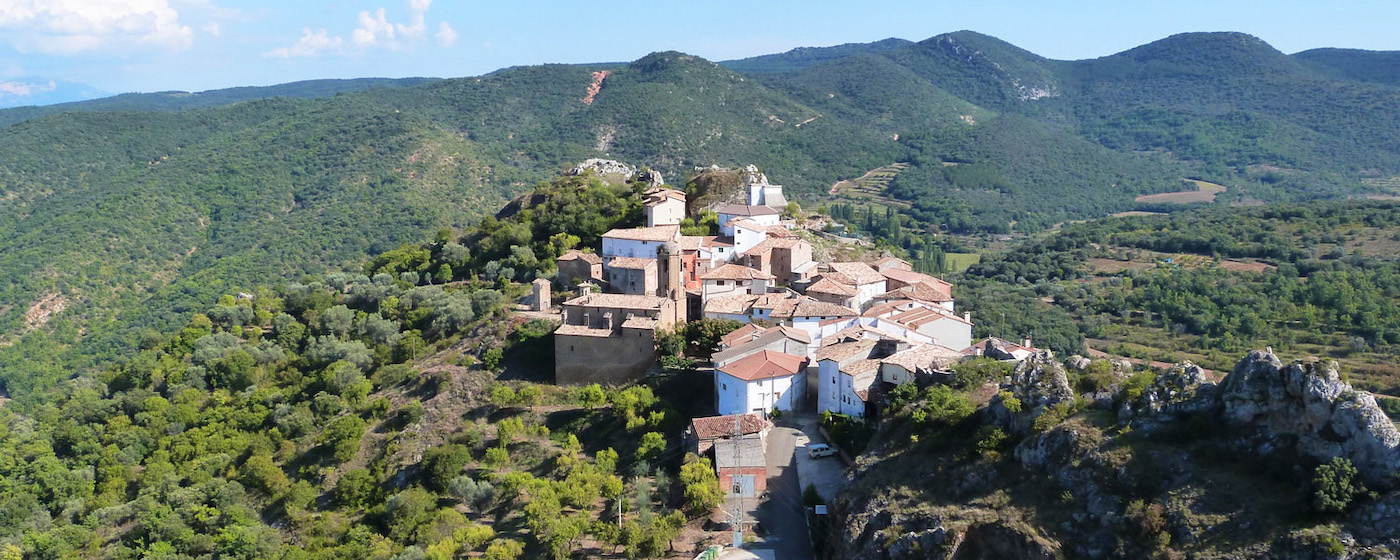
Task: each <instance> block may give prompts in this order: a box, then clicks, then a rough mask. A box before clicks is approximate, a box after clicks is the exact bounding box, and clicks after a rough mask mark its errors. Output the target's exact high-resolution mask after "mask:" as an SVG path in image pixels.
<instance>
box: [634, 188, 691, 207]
mask: <svg viewBox="0 0 1400 560" xmlns="http://www.w3.org/2000/svg"><path fill="white" fill-rule="evenodd" d="M643 196H645V197H646V201H645V202H643V204H646V205H648V206H649V205H652V204H657V203H660V202H662V201H664V200H666V199H668V198H669V199H673V200H679V201H681V202H685V193H683V192H681V191H678V190H675V189H668V188H664V187H658V188H655V189H651V190H649V191H647V192H646V193H645V194H644V195H643Z"/></svg>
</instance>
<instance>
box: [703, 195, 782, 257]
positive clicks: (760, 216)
mask: <svg viewBox="0 0 1400 560" xmlns="http://www.w3.org/2000/svg"><path fill="white" fill-rule="evenodd" d="M715 213H716V214H719V234H720V235H725V236H733V235H734V227H733V225H732V224H731V222H733V221H735V220H743V219H749V220H753V221H754V222H755V223H757V224H759V225H764V226H776V225H778V221H779V220H778V218H779V217H780V216H781V212H778V211H777V210H774V209H772V208H769V207H767V206H741V205H738V204H725V205H723V206H720V207H719V208H716V209H715ZM760 241H762V240H760ZM755 245H757V243H755ZM739 252H740V253H742V252H743V251H739Z"/></svg>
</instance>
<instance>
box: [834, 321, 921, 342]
mask: <svg viewBox="0 0 1400 560" xmlns="http://www.w3.org/2000/svg"><path fill="white" fill-rule="evenodd" d="M860 340H894V341H898V342H912V341H910V340H909V339H908V338H905V337H903V336H899V335H896V334H891V333H887V332H885V331H882V330H879V329H875V328H871V327H869V326H867V325H862V324H859V323H857V324H855V325H851V326H849V327H846V328H844V329H841V330H839V331H836V332H835V333H832V334H829V335H827V336H825V337H822V345H823V346H826V345H833V344H841V343H843V342H852V341H860Z"/></svg>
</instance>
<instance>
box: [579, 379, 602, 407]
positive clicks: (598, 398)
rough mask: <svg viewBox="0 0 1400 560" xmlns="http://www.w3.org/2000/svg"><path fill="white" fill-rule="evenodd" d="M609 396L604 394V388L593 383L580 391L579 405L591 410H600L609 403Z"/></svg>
mask: <svg viewBox="0 0 1400 560" xmlns="http://www.w3.org/2000/svg"><path fill="white" fill-rule="evenodd" d="M607 399H608V395H607V393H604V392H603V387H602V386H601V385H598V384H597V383H592V384H589V385H587V386H585V387H584V388H582V389H579V392H578V403H579V404H581V405H583V406H586V407H588V408H589V409H590V410H591V409H595V408H598V407H599V406H601V405H602V404H603V403H604V402H607Z"/></svg>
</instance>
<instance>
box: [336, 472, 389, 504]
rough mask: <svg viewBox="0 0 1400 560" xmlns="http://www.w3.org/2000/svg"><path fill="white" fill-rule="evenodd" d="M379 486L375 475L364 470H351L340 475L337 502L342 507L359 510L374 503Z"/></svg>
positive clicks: (337, 483) (337, 486)
mask: <svg viewBox="0 0 1400 560" xmlns="http://www.w3.org/2000/svg"><path fill="white" fill-rule="evenodd" d="M377 490H378V484H377V483H376V482H375V480H374V475H372V474H370V472H369V471H367V470H364V469H351V470H348V471H345V474H342V475H340V480H339V481H337V482H336V484H335V492H334V496H335V501H336V502H338V503H339V504H340V505H342V506H345V507H348V508H351V509H357V508H360V507H363V506H364V505H365V504H368V503H370V502H372V501H374V495H375V493H376V492H377Z"/></svg>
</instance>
